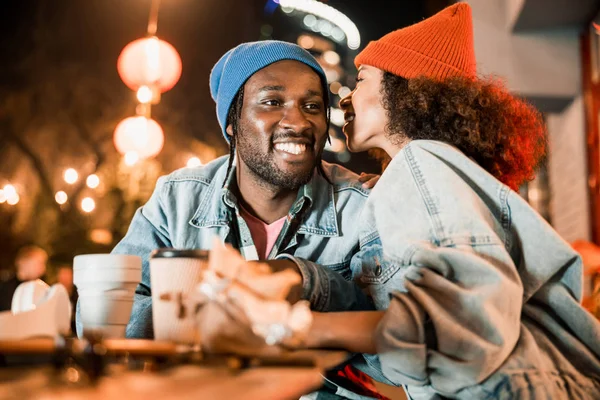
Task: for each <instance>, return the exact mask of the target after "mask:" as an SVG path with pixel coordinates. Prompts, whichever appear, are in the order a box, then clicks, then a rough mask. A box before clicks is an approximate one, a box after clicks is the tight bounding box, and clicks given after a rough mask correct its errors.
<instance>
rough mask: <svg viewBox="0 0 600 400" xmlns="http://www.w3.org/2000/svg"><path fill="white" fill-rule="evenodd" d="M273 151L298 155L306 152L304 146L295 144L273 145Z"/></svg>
mask: <svg viewBox="0 0 600 400" xmlns="http://www.w3.org/2000/svg"><path fill="white" fill-rule="evenodd" d="M275 149H276V150H279V151H285V152H286V153H290V154H296V155H298V154H302V153H304V152H305V151H306V145H305V144H296V143H277V144H276V145H275Z"/></svg>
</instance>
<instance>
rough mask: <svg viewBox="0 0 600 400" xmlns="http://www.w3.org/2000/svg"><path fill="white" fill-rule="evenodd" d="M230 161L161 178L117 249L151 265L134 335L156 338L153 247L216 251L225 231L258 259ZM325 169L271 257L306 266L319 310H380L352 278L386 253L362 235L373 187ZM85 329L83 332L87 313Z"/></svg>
mask: <svg viewBox="0 0 600 400" xmlns="http://www.w3.org/2000/svg"><path fill="white" fill-rule="evenodd" d="M228 160H229V159H228V157H227V156H225V157H221V158H218V159H217V160H214V161H213V162H211V163H209V164H207V165H205V166H202V167H197V168H184V169H181V170H178V171H175V172H173V173H172V174H170V175H168V176H164V177H161V178H160V179H159V180H158V183H157V185H156V188H155V190H154V193H153V194H152V196H151V198H150V199H149V200H148V202H147V203H146V204H145V205H144V206H143V207H141V208H140V209H139V210H138V211H137V212H136V214H135V216H134V218H133V220H132V222H131V225H130V227H129V230H128V232H127V234H126V236H125V237H124V238H123V240H121V242H120V243H119V244H118V245H117V246H116V247H115V249H114V250H113V253H116V254H134V255H139V256H140V257H141V258H142V262H143V264H142V282H141V284H140V285H139V286H138V289H137V292H136V297H135V302H134V306H133V311H132V314H131V319H130V321H129V325H128V326H127V337H130V338H151V337H152V336H153V332H152V314H151V313H152V303H151V285H150V270H149V262H148V261H149V256H150V253H151V252H152V251H153V250H155V249H157V248H162V247H173V248H179V249H210V247H211V246H212V240H213V238H214V237H215V236H218V237H220V238H221V239H222V240H223V241H224V242H227V243H231V244H232V245H233V246H234V247H235V248H237V249H239V250H240V251H241V253H242V254H243V255H244V256H245V258H246V259H256V258H257V255H256V249H255V247H254V244H253V241H252V236H251V234H250V230H249V229H248V227H247V225H246V223H245V222H244V220H243V218H241V217H240V216H239V208H238V202H237V199H236V197H235V193H236V192H234V191H232V190H231V187H230V186H231V185H234V184H235V179H233V177H234V176H235V168H234V169H233V171H232V172H231V173H230V175H229V177H226V173H227V165H228ZM323 170H324V173H325V175H326V176H327V179H325V178H324V177H323V176H321V175H319V174H317V173H315V175H314V177H313V178H312V180H311V181H310V182H309V183H308V184H306V185H304V186H303V187H302V188H301V189H300V191H299V194H298V198H297V200H296V201H295V203H294V204H293V205H292V207H291V209H290V212H289V214H288V218H287V220H286V222H285V223H284V226H283V229H282V231H281V234H280V237H279V239H278V240H277V242H276V243H275V246H274V249H273V251H272V252H271V253H270V255H269V258H289V259H291V260H292V261H294V262H296V263H297V264H298V266H299V268H300V271H301V273H302V278H303V288H304V298H305V299H307V300H310V303H311V306H312V308H313V310H315V311H344V310H367V309H373V305H372V301H371V300H370V299H369V298H368V296H367V295H366V294H365V293H364V292H363V291H362V290H361V289H360V288H359V287H358V286H357V285H356V284H355V283H354V282H352V281H351V280H350V277H351V274H352V273H351V271H352V270H356V269H361V268H362V266H363V265H364V266H365V268H371V264H373V267H374V266H375V264H376V263H377V262H378V257H377V256H376V255H375V253H374V251H376V250H378V251H380V252H381V246H380V245H379V246H378V247H376V248H373V247H372V246H371V247H369V248H368V249H365V250H361V249H360V243H361V242H364V240H365V239H369V240H371V241H373V240H376V239H377V238H376V235H372V234H367V235H368V236H369V237H368V238H367V237H365V238H360V237H359V236H358V235H359V226H358V224H357V223H356V217H357V216H358V215H359V214H360V211H361V209H362V207H363V205H364V203H365V201H366V200H367V196H368V194H369V191H368V190H365V189H364V188H363V187H362V184H361V182H359V181H358V179H357V178H358V176H357V175H356V174H354V173H352V172H350V171H348V170H346V169H344V168H342V167H340V166H338V165H334V164H328V163H325V162H323ZM226 178H227V179H226ZM380 257H381V256H379V258H380ZM77 330H78V334H80V335H81V324H80V321H79V318H78V328H77ZM361 362H364V360H363V361H361ZM358 367H359V368H361V369H363V370H364V369H365V368H362V366H361V365H359V366H358ZM366 368H368V367H366ZM339 390H343V389H341V388H340V389H339ZM348 395H349V396H350V397H355V398H358V397H356V396H352V395H353V394H352V393H348Z"/></svg>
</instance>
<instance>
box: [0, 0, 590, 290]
mask: <svg viewBox="0 0 600 400" xmlns="http://www.w3.org/2000/svg"><path fill="white" fill-rule="evenodd" d="M157 3H158V2H157V1H156V0H155V1H152V0H86V1H75V0H71V1H68V0H52V1H50V0H4V1H3V3H2V5H3V10H2V12H1V13H0V54H1V58H0V59H1V60H0V129H1V131H0V132H1V133H0V278H2V276H9V275H10V274H11V273H13V271H14V259H15V255H16V253H17V250H18V249H19V248H21V247H22V246H24V245H28V244H35V245H38V246H40V247H42V248H43V249H45V250H46V251H47V253H48V255H49V259H48V267H49V268H48V272H47V275H48V276H56V275H57V273H58V271H59V270H60V269H61V268H62V266H64V265H65V264H70V263H71V262H72V258H73V256H74V255H76V254H81V253H92V252H108V251H110V249H111V248H112V247H113V246H114V245H115V244H116V243H117V242H118V240H119V239H120V238H121V237H122V236H123V235H124V234H125V232H126V230H127V227H128V224H129V221H130V220H131V217H132V215H133V213H134V211H135V210H136V208H138V207H139V206H141V205H142V204H144V202H145V201H146V200H147V198H148V197H149V195H150V194H151V192H152V190H153V188H154V184H155V182H156V179H157V178H158V177H159V176H160V175H163V174H166V173H169V172H171V171H173V170H175V169H177V168H182V167H185V166H186V165H190V166H191V165H199V164H203V163H207V162H209V161H211V160H212V159H214V158H216V157H218V156H220V155H223V154H226V153H227V152H228V147H227V144H226V142H225V141H224V140H223V138H222V136H221V133H220V130H219V126H218V124H217V120H216V116H215V107H214V103H213V101H212V100H211V98H210V94H209V89H208V77H209V73H210V69H211V67H212V66H213V65H214V63H215V62H216V61H217V60H218V59H219V57H220V56H221V55H223V54H224V53H225V52H226V51H227V50H229V49H230V48H232V47H234V46H235V45H237V44H239V43H241V42H245V41H253V40H260V39H280V40H286V41H290V42H294V43H298V44H299V45H301V46H303V47H305V48H306V49H307V50H309V51H311V52H312V53H313V54H314V55H315V56H316V57H317V58H318V59H319V61H320V62H321V63H322V65H323V66H324V68H325V69H326V71H327V75H328V80H329V84H330V90H331V95H332V97H333V102H332V109H331V116H332V128H331V132H330V134H331V137H332V142H331V144H330V145H328V147H327V149H326V153H325V158H326V160H328V161H332V162H337V163H341V164H344V165H346V166H347V167H349V168H351V169H353V170H355V171H357V172H362V171H366V172H380V171H381V163H380V160H378V159H377V156H376V155H369V154H350V153H348V151H347V149H346V146H345V142H344V139H343V135H342V133H341V130H340V125H341V124H342V123H343V115H342V114H341V113H340V111H339V110H338V107H337V102H338V101H339V98H340V96H343V95H345V93H348V91H350V90H351V89H352V88H353V85H354V80H355V68H354V65H353V59H354V56H355V55H356V54H357V53H358V51H360V50H361V49H362V48H364V46H365V45H366V44H367V43H368V42H369V41H370V40H374V39H377V38H379V37H381V36H382V35H384V34H385V33H388V32H390V31H392V30H395V29H398V28H401V27H404V26H407V25H410V24H413V23H415V22H418V21H420V20H422V19H423V18H426V17H428V16H431V15H433V14H435V13H436V12H438V11H440V10H441V9H442V8H444V7H446V6H448V5H450V4H451V3H454V1H450V0H421V1H419V0H394V1H387V0H369V1H358V0H328V1H327V0H321V1H315V0H243V1H241V0H162V1H160V7H159V8H158V9H157V8H156V5H157ZM468 3H470V4H471V6H472V8H473V17H474V33H475V46H476V55H477V59H478V66H479V72H480V73H481V74H493V75H497V76H499V77H501V78H502V79H504V80H505V81H506V84H507V86H508V87H509V88H510V90H511V91H512V92H514V93H515V94H517V95H520V96H523V97H525V98H526V99H528V100H529V101H530V102H532V103H533V104H534V105H535V106H536V107H538V108H539V110H540V111H541V112H543V113H544V115H545V118H546V121H547V125H548V139H549V156H548V157H547V159H546V161H545V163H544V165H543V166H542V167H541V169H540V171H539V174H538V177H537V178H536V179H535V180H534V181H533V182H530V183H529V184H528V185H525V186H524V187H523V188H522V189H521V194H522V196H523V197H524V198H525V199H527V200H528V201H529V202H530V203H531V204H532V205H533V206H534V207H535V208H536V209H537V210H538V211H539V212H540V213H541V214H542V215H543V216H544V217H545V218H546V219H547V220H548V221H549V222H550V223H551V224H552V225H553V226H554V227H555V229H557V231H558V232H559V233H560V234H561V235H562V236H563V237H564V238H565V239H566V240H568V241H574V240H584V241H591V242H596V243H598V241H599V239H600V213H599V212H598V210H600V196H599V190H600V189H599V186H598V174H599V169H600V158H599V147H598V142H599V141H598V123H599V120H598V111H599V110H600V108H599V107H600V83H599V67H600V61H599V60H600V57H599V50H600V44H599V42H598V34H597V30H596V27H598V28H600V26H598V25H596V23H595V22H594V21H595V18H596V15H597V13H598V11H599V9H600V1H597V0H471V1H468ZM153 7H154V8H153ZM156 11H158V12H156ZM599 21H600V20H599ZM149 22H150V24H149ZM155 22H158V24H157V25H153V24H154V23H155ZM149 25H150V26H149ZM156 27H157V30H156V32H155V33H156V36H157V37H158V38H159V39H161V40H163V41H165V42H167V43H168V44H170V46H172V47H169V46H168V45H164V46H167V47H169V48H168V49H167V50H169V51H170V52H171V53H172V52H173V51H174V52H175V53H174V55H173V54H171V53H169V54H171V55H170V56H169V57H171V58H170V59H169V60H167V61H165V63H166V64H165V65H167V66H168V69H169V71H166V72H169V73H171V75H173V79H174V81H175V82H174V83H173V82H171V81H170V82H164V86H162V87H158V86H152V85H145V84H143V82H142V83H140V82H139V79H138V80H137V81H136V79H137V78H139V74H140V73H141V72H140V68H141V67H140V65H142V64H143V63H144V62H148V63H150V64H149V65H150V69H152V63H153V62H154V63H157V62H160V61H161V60H158V59H157V60H154V59H145V61H144V60H142V58H143V54H142V53H143V51H144V50H143V49H144V46H146V47H145V48H146V50H148V49H150V50H152V48H154V47H153V46H159V42H158V41H157V40H156V41H155V42H152V41H151V42H147V43H146V41H147V40H148V39H146V40H145V41H144V40H142V41H141V42H136V43H137V45H136V46H137V47H136V46H134V45H131V46H128V45H129V44H130V43H131V42H134V41H136V40H138V39H144V38H146V37H147V34H148V30H149V29H150V31H152V32H151V33H154V31H153V29H155V28H156ZM142 42H144V43H145V44H144V43H142ZM140 43H141V44H140ZM148 43H150V44H148ZM162 43H163V42H160V46H163V44H162ZM126 46H128V47H127V48H126ZM157 48H158V47H157ZM124 49H125V50H124ZM140 49H142V50H140ZM161 49H162V47H161ZM161 51H162V50H161ZM165 51H166V50H165ZM161 54H166V53H164V52H163V53H161ZM120 56H121V58H120ZM140 57H142V58H140ZM118 60H120V61H119V69H118V68H117V64H118ZM132 60H133V61H132ZM165 68H166V67H165ZM179 68H181V69H180V70H179ZM150 72H152V71H150ZM154 72H156V71H154ZM179 72H180V73H181V74H180V76H179ZM146 73H148V71H146ZM136 74H138V75H136ZM177 78H178V79H177ZM173 79H172V80H173ZM161 92H162V93H161ZM128 118H129V120H126V119H128ZM148 118H151V119H152V121H154V122H152V121H151V120H149V119H148ZM124 120H126V121H127V122H123V121H124ZM122 122H123V124H121V123H122ZM131 132H133V135H134V137H137V138H138V139H139V138H142V139H143V140H141V142H143V143H144V147H143V148H141V147H139V146H140V140H138V141H137V143H131V135H132V133H131ZM128 135H129V136H128ZM135 135H137V136H135ZM140 135H141V136H140ZM135 146H138V147H135ZM59 267H60V268H59Z"/></svg>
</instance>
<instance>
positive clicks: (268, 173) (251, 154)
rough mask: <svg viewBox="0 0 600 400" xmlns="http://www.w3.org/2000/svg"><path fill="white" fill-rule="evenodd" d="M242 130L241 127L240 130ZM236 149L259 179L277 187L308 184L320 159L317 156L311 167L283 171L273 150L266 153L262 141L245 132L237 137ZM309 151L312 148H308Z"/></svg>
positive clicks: (292, 188)
mask: <svg viewBox="0 0 600 400" xmlns="http://www.w3.org/2000/svg"><path fill="white" fill-rule="evenodd" d="M242 130H243V129H240V131H242ZM248 136H250V135H248ZM236 150H237V152H238V154H239V156H240V158H241V159H242V161H244V163H245V164H246V165H247V166H248V168H249V169H250V171H252V173H253V174H254V175H255V176H256V177H257V178H258V179H260V180H261V181H262V182H263V183H265V184H267V185H269V186H271V187H273V188H277V189H285V190H297V189H299V188H300V187H301V186H303V185H305V184H307V183H308V182H310V180H311V178H312V176H313V173H314V170H315V167H316V166H317V164H318V163H319V161H320V158H319V157H315V158H314V161H313V163H312V165H311V166H310V168H304V169H303V170H302V171H299V172H289V171H283V170H281V169H280V168H279V167H278V166H277V164H275V162H274V160H273V157H274V156H275V155H274V154H273V150H270V151H267V152H266V153H265V152H264V150H262V149H261V143H258V142H257V141H253V140H252V139H251V138H250V137H245V136H244V133H243V132H239V133H238V136H237V138H236ZM307 151H311V150H309V149H307Z"/></svg>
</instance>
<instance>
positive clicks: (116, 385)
mask: <svg viewBox="0 0 600 400" xmlns="http://www.w3.org/2000/svg"><path fill="white" fill-rule="evenodd" d="M105 344H106V348H107V349H108V352H109V353H112V354H113V355H119V354H125V353H127V354H129V355H134V356H137V357H143V356H145V355H150V354H153V355H156V353H160V355H173V354H174V353H181V349H176V347H175V346H173V345H171V344H169V343H159V342H152V341H132V340H122V341H113V342H109V341H106V343H105ZM54 348H55V344H53V343H52V342H48V341H45V342H44V341H39V340H38V341H27V342H19V343H15V342H12V343H11V342H0V353H3V354H20V355H21V356H23V355H24V354H28V353H32V352H33V353H35V354H39V353H40V352H41V353H43V352H48V351H52V350H53V349H54ZM346 357H347V353H345V352H339V351H298V352H289V353H286V354H282V355H279V356H277V357H273V356H268V357H261V356H260V355H256V358H254V359H253V360H252V361H251V362H250V365H257V366H254V367H249V368H242V369H236V368H231V367H230V366H229V367H228V366H227V363H226V362H218V360H217V362H214V361H215V360H212V361H211V359H210V357H208V358H207V359H206V360H204V361H201V362H199V363H189V364H182V365H175V366H170V367H168V368H163V369H160V368H159V369H158V370H157V371H145V370H139V369H138V370H130V369H128V368H127V367H126V365H125V364H123V363H121V364H119V363H116V364H110V365H109V366H108V367H107V369H106V373H105V376H102V377H101V378H99V379H98V381H97V382H95V383H93V384H90V383H89V382H87V380H86V379H87V378H86V377H85V376H84V374H83V373H82V372H81V370H78V369H77V368H75V367H68V366H67V367H66V368H62V369H61V370H60V373H59V372H57V370H56V369H55V368H53V367H52V366H48V365H46V366H31V367H7V368H3V369H2V368H0V400H5V399H6V400H13V399H14V400H17V399H18V400H24V399H25V400H26V399H36V400H37V399H40V400H55V399H57V400H58V399H67V400H70V399H86V400H88V399H89V400H96V399H98V400H100V399H102V400H112V399H125V400H137V399H140V400H152V399H174V400H175V399H177V400H181V399H188V398H189V399H195V400H197V399H219V400H220V399H225V400H234V399H249V400H254V399H256V400H258V399H261V400H262V399H275V400H278V399H282V400H283V399H298V398H299V397H301V396H302V395H304V394H307V393H310V392H312V391H314V390H316V389H318V388H319V387H320V386H321V384H322V379H323V378H322V375H321V374H322V373H323V372H324V370H326V369H328V368H332V367H334V366H336V365H338V364H340V363H342V362H343V361H344V360H345V359H346ZM217 358H218V357H217ZM277 364H280V365H277Z"/></svg>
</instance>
